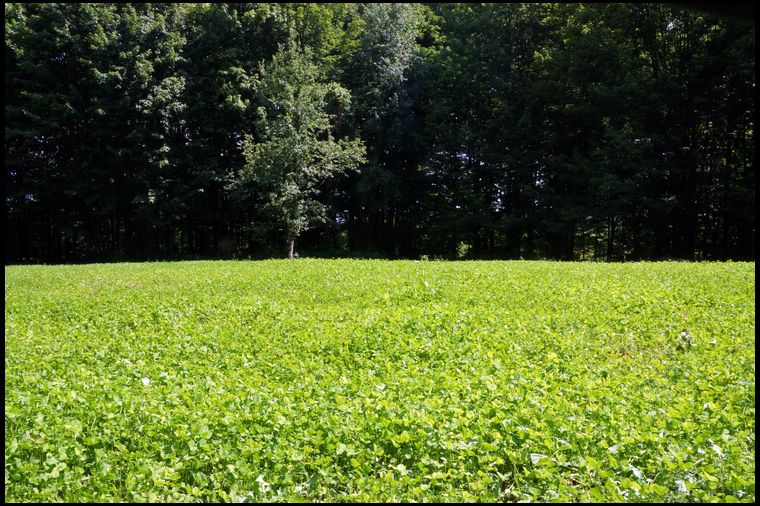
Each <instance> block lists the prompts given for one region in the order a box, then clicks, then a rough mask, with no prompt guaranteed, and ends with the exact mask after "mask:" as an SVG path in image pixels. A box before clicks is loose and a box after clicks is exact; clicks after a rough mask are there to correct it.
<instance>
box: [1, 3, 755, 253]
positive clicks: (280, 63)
mask: <svg viewBox="0 0 760 506" xmlns="http://www.w3.org/2000/svg"><path fill="white" fill-rule="evenodd" d="M754 94H755V28H754V23H753V22H746V21H742V20H740V19H734V18H731V17H727V16H720V15H716V14H711V13H709V12H702V11H699V10H694V9H687V8H684V7H680V6H677V5H672V4H670V5H666V4H638V3H637V4H339V3H335V4H55V3H47V4H20V3H10V4H6V5H5V171H6V175H5V223H4V225H5V230H6V232H5V262H6V264H8V263H77V262H110V261H133V260H134V261H141V260H169V259H201V258H203V259H215V258H219V259H222V258H264V257H284V256H296V255H298V256H325V257H367V258H407V259H419V258H430V259H519V258H523V259H555V260H602V261H629V260H662V259H682V260H754V255H755V238H754V237H755V191H754V187H755V172H754V158H753V157H754V114H755V104H754Z"/></svg>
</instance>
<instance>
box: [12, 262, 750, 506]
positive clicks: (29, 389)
mask: <svg viewBox="0 0 760 506" xmlns="http://www.w3.org/2000/svg"><path fill="white" fill-rule="evenodd" d="M754 276H755V266H754V263H697V264H694V263H631V264H591V263H557V262H523V261H519V262H452V263H445V262H425V261H422V262H414V261H368V260H312V259H302V260H297V261H284V260H283V261H279V260H278V261H275V260H272V261H258V262H246V261H238V262H234V261H229V262H181V263H145V264H110V265H106V264H102V265H81V266H11V267H5V494H6V500H8V501H37V500H39V501H94V500H99V501H170V500H171V501H243V500H249V501H257V502H258V501H297V500H303V501H313V500H317V501H328V500H329V501H360V500H370V501H455V500H463V501H481V500H483V501H519V500H534V501H536V500H540V501H561V500H567V501H597V500H598V501H625V500H627V501H648V500H651V501H737V500H738V501H753V500H754V499H755V478H754V472H755V453H754V447H755V422H754V417H755V394H754V387H755V349H754V334H755V296H754V288H755V281H754Z"/></svg>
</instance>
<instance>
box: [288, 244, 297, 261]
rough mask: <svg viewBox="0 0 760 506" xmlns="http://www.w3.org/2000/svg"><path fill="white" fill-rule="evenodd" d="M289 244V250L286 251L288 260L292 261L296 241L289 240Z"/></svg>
mask: <svg viewBox="0 0 760 506" xmlns="http://www.w3.org/2000/svg"><path fill="white" fill-rule="evenodd" d="M289 243H290V248H289V249H288V259H290V260H293V251H294V250H295V244H296V240H295V239H290V241H289Z"/></svg>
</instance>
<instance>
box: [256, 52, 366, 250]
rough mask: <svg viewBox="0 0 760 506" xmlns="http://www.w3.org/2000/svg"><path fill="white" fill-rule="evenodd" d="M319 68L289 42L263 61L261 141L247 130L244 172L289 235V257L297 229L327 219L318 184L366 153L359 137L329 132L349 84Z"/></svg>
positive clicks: (271, 216)
mask: <svg viewBox="0 0 760 506" xmlns="http://www.w3.org/2000/svg"><path fill="white" fill-rule="evenodd" d="M320 74H321V72H320V69H319V67H318V65H316V64H315V63H314V62H313V61H312V58H311V55H310V53H309V51H302V50H300V49H298V48H297V47H296V46H295V45H293V44H291V45H288V46H285V47H283V48H282V49H281V50H280V51H279V52H278V53H277V54H276V55H275V56H274V58H273V59H272V61H271V62H270V63H269V64H267V65H265V66H263V67H262V68H261V70H260V75H259V78H258V79H257V82H256V84H255V86H256V87H257V89H258V92H259V93H260V95H261V99H262V102H263V104H264V105H262V106H261V107H259V108H258V110H257V114H258V119H257V122H256V127H257V128H256V132H257V134H258V136H259V142H256V143H254V142H252V137H251V136H248V137H246V140H245V143H244V148H243V151H244V154H245V157H246V166H245V168H244V170H243V171H242V173H241V176H242V178H243V180H244V181H251V182H253V183H254V184H256V185H257V187H258V188H259V189H260V190H261V191H262V192H263V193H265V194H266V199H265V202H266V212H267V215H268V218H269V220H270V223H271V224H272V225H273V226H275V227H277V228H278V229H279V231H280V232H281V233H282V234H283V236H284V238H285V239H286V242H287V245H288V258H293V255H294V246H295V240H296V239H297V238H298V236H299V235H300V234H301V233H302V232H303V231H304V230H306V229H307V228H308V227H309V226H310V225H311V224H312V223H313V222H315V221H320V220H325V219H327V216H326V215H325V208H324V205H323V204H322V203H320V202H319V200H318V196H319V192H320V186H321V185H322V184H323V183H324V182H325V181H326V180H327V179H328V178H331V177H335V176H339V175H341V174H344V173H346V172H348V171H350V170H354V169H356V168H357V167H358V165H359V164H360V163H361V162H363V161H364V153H365V149H364V145H363V143H362V142H361V140H359V139H335V138H334V136H333V128H334V126H335V119H336V116H337V114H338V112H339V111H340V110H341V109H344V108H345V107H347V106H348V104H349V100H350V94H349V92H348V91H347V90H346V89H345V88H343V87H342V86H340V85H339V84H337V83H334V82H333V83H330V82H325V81H324V79H323V77H322V76H321V75H320Z"/></svg>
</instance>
